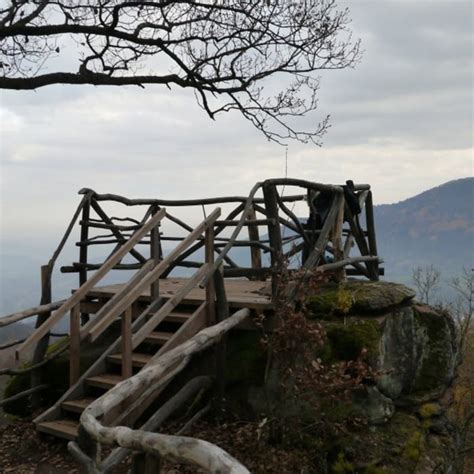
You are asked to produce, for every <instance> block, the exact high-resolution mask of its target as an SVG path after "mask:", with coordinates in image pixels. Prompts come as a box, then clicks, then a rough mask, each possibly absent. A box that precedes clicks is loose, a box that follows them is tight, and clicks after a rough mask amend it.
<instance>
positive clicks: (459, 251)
mask: <svg viewBox="0 0 474 474" xmlns="http://www.w3.org/2000/svg"><path fill="white" fill-rule="evenodd" d="M375 221H376V229H377V242H378V250H379V254H380V255H381V256H383V257H384V259H385V268H386V277H387V278H394V277H395V278H397V277H399V276H403V275H410V274H411V269H412V268H414V267H416V266H418V265H421V266H425V265H429V264H433V265H434V266H435V267H437V268H439V269H440V270H441V271H442V272H443V273H444V274H445V276H448V275H454V274H458V273H460V271H461V269H462V267H463V266H464V267H466V268H472V266H473V264H474V178H464V179H458V180H455V181H449V182H447V183H445V184H443V185H441V186H438V187H436V188H432V189H429V190H428V191H425V192H423V193H421V194H418V195H417V196H414V197H412V198H409V199H406V200H405V201H401V202H398V203H396V204H384V205H380V206H376V208H375Z"/></svg>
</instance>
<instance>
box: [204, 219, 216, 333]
mask: <svg viewBox="0 0 474 474" xmlns="http://www.w3.org/2000/svg"><path fill="white" fill-rule="evenodd" d="M205 241H206V243H205V261H206V264H207V265H208V267H209V268H210V267H212V265H213V263H214V226H209V227H208V228H207V229H206V234H205ZM215 299H216V293H215V290H214V280H213V279H212V278H210V279H209V280H208V282H207V285H206V311H207V325H208V326H212V325H213V324H215V319H216V306H215Z"/></svg>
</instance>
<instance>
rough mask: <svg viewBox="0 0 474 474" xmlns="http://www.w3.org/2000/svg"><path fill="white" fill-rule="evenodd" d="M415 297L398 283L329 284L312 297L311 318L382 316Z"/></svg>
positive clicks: (354, 282) (309, 305)
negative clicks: (381, 314) (356, 315)
mask: <svg viewBox="0 0 474 474" xmlns="http://www.w3.org/2000/svg"><path fill="white" fill-rule="evenodd" d="M414 297H415V292H414V291H413V290H412V289H410V288H408V287H407V286H405V285H401V284H398V283H391V282H385V281H376V282H374V281H363V280H349V281H347V282H344V283H341V284H336V283H328V284H326V285H324V286H322V287H321V288H320V289H319V290H318V292H317V293H316V294H313V295H310V296H309V297H308V299H307V307H308V310H309V311H308V315H307V317H308V318H310V319H322V320H333V319H335V318H338V317H341V316H346V315H355V314H358V315H372V314H380V313H384V312H387V311H389V310H390V309H392V308H393V307H396V306H399V305H402V304H405V303H407V302H408V301H410V300H411V299H413V298H414Z"/></svg>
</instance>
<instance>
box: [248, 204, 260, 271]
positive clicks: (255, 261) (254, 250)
mask: <svg viewBox="0 0 474 474" xmlns="http://www.w3.org/2000/svg"><path fill="white" fill-rule="evenodd" d="M256 218H257V215H256V213H255V208H254V207H253V206H252V209H251V210H250V211H249V214H248V218H247V219H248V220H256ZM249 240H253V241H254V242H259V241H260V236H259V232H258V225H256V224H251V225H249ZM250 257H251V261H252V268H262V253H261V250H260V248H259V247H256V246H254V245H252V246H251V247H250Z"/></svg>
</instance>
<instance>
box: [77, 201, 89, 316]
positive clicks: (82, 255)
mask: <svg viewBox="0 0 474 474" xmlns="http://www.w3.org/2000/svg"><path fill="white" fill-rule="evenodd" d="M90 199H91V198H89V199H88V200H87V201H86V202H85V203H84V207H83V208H82V219H81V220H82V223H81V237H80V241H81V243H84V242H86V240H87V239H88V238H89V217H90V209H91V204H90ZM88 248H89V246H88V245H81V246H80V247H79V263H81V264H82V265H84V266H81V267H80V270H79V287H81V286H82V285H83V284H84V283H85V282H86V281H87V267H86V266H85V265H87V263H88V262H87V253H88ZM87 321H89V315H88V314H87V313H81V322H82V324H86V323H87Z"/></svg>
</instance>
